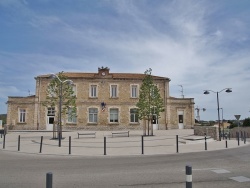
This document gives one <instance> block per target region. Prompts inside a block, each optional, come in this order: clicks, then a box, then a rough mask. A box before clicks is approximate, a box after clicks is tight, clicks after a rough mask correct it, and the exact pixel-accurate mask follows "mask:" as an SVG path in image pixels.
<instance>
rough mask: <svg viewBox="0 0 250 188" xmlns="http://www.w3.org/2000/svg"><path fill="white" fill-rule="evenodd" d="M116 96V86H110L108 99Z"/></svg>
mask: <svg viewBox="0 0 250 188" xmlns="http://www.w3.org/2000/svg"><path fill="white" fill-rule="evenodd" d="M117 96H118V95H117V85H111V86H110V97H112V98H116V97H117Z"/></svg>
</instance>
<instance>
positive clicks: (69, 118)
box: [67, 107, 77, 124]
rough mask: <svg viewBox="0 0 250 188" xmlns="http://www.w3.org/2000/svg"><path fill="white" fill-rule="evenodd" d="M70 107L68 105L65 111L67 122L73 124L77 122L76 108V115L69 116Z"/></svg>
mask: <svg viewBox="0 0 250 188" xmlns="http://www.w3.org/2000/svg"><path fill="white" fill-rule="evenodd" d="M71 109H72V108H71V107H69V108H68V111H67V123H74V124H76V123H77V109H76V115H75V116H72V117H70V111H71Z"/></svg>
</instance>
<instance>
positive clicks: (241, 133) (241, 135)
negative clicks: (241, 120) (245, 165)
mask: <svg viewBox="0 0 250 188" xmlns="http://www.w3.org/2000/svg"><path fill="white" fill-rule="evenodd" d="M240 137H241V141H243V139H244V138H243V132H242V131H241V132H240Z"/></svg>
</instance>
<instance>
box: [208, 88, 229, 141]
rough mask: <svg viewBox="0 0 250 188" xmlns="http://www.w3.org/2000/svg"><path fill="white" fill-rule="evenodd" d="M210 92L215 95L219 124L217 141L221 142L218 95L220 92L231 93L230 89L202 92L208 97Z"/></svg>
mask: <svg viewBox="0 0 250 188" xmlns="http://www.w3.org/2000/svg"><path fill="white" fill-rule="evenodd" d="M210 91H211V92H213V93H216V94H217V111H218V123H219V140H220V141H221V128H220V104H219V93H220V92H222V91H225V92H227V93H231V92H232V88H225V89H222V90H221V91H213V90H204V94H205V95H208V94H209V93H210Z"/></svg>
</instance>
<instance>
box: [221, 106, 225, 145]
mask: <svg viewBox="0 0 250 188" xmlns="http://www.w3.org/2000/svg"><path fill="white" fill-rule="evenodd" d="M220 110H221V114H222V117H221V123H222V130H223V132H222V133H223V140H224V134H225V132H224V131H225V130H224V120H223V108H220Z"/></svg>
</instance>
